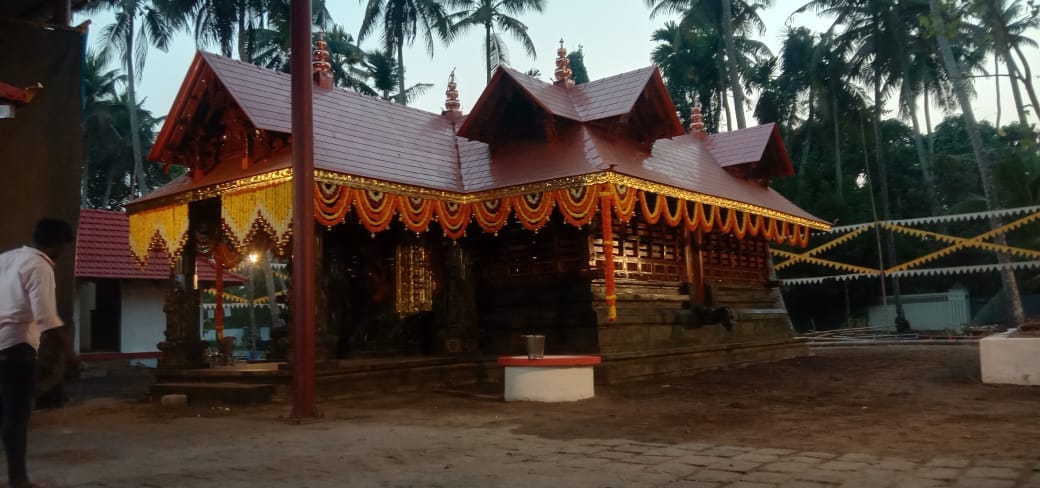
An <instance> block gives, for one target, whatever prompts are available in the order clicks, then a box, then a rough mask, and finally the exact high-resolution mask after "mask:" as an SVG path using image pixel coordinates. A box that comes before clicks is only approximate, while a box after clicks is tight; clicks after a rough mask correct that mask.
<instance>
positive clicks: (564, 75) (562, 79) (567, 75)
mask: <svg viewBox="0 0 1040 488" xmlns="http://www.w3.org/2000/svg"><path fill="white" fill-rule="evenodd" d="M554 74H555V75H556V81H555V82H553V84H554V85H556V86H562V87H564V88H570V87H572V86H574V79H572V78H571V74H572V73H571V60H570V58H568V57H567V48H565V47H563V39H562V38H561V39H560V48H559V49H557V50H556V71H555V73H554Z"/></svg>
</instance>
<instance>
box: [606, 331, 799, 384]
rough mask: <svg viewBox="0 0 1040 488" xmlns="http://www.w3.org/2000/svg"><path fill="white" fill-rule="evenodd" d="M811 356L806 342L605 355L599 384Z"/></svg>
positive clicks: (747, 344) (780, 341)
mask: <svg viewBox="0 0 1040 488" xmlns="http://www.w3.org/2000/svg"><path fill="white" fill-rule="evenodd" d="M810 354H811V353H810V351H809V346H808V344H807V343H806V342H805V341H804V340H803V339H784V340H778V341H771V342H756V343H738V344H722V345H717V346H704V347H683V348H676V349H664V350H658V351H645V352H635V353H614V354H604V355H603V364H601V365H600V366H597V367H596V382H597V383H599V384H612V383H621V382H626V381H638V380H647V379H653V378H665V377H670V376H683V375H689V374H693V373H697V372H700V371H707V370H712V369H721V368H729V367H734V366H741V365H746V364H753V363H765V362H772V361H780V360H784V359H790V358H794V357H799V356H808V355H810Z"/></svg>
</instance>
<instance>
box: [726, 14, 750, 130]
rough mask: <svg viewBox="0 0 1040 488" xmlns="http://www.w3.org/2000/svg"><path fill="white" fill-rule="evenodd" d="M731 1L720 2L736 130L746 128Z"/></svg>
mask: <svg viewBox="0 0 1040 488" xmlns="http://www.w3.org/2000/svg"><path fill="white" fill-rule="evenodd" d="M730 2H731V0H722V19H721V23H722V37H723V40H724V41H725V43H726V71H727V72H728V73H729V86H730V90H731V91H732V92H733V112H734V113H735V114H736V116H737V128H738V129H743V128H745V127H747V121H745V120H744V90H743V89H741V87H740V77H739V74H738V72H737V46H736V44H735V43H734V42H733V5H732V4H731V3H730Z"/></svg>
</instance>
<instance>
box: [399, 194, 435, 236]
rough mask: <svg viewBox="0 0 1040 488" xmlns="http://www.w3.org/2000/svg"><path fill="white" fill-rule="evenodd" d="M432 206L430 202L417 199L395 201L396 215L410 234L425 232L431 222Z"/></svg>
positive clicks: (405, 198)
mask: <svg viewBox="0 0 1040 488" xmlns="http://www.w3.org/2000/svg"><path fill="white" fill-rule="evenodd" d="M434 206H435V205H434V204H433V201H432V200H427V199H425V198H418V197H399V198H398V199H397V215H398V216H400V218H401V222H403V223H404V226H405V228H406V229H408V230H410V231H412V232H426V231H427V230H429V228H430V223H431V222H433V209H434Z"/></svg>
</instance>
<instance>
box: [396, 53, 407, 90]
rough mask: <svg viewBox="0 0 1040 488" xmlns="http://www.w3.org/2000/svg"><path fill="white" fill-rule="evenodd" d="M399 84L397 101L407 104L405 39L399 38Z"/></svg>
mask: <svg viewBox="0 0 1040 488" xmlns="http://www.w3.org/2000/svg"><path fill="white" fill-rule="evenodd" d="M397 85H398V88H399V89H400V90H401V92H400V93H398V94H397V103H399V104H401V105H407V103H406V101H407V96H406V95H405V91H404V39H403V38H402V39H398V40H397Z"/></svg>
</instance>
